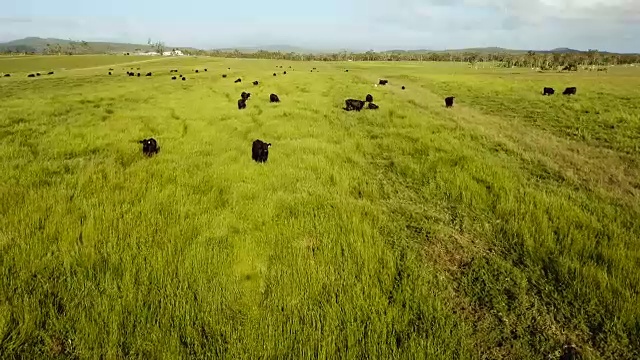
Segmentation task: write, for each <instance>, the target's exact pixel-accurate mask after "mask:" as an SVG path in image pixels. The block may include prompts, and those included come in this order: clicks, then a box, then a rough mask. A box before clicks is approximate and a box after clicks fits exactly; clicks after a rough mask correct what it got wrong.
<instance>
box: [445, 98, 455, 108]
mask: <svg viewBox="0 0 640 360" xmlns="http://www.w3.org/2000/svg"><path fill="white" fill-rule="evenodd" d="M453 99H455V97H454V96H449V97H446V98H444V105H445V106H446V107H452V106H453Z"/></svg>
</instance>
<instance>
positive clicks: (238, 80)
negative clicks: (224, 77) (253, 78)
mask: <svg viewBox="0 0 640 360" xmlns="http://www.w3.org/2000/svg"><path fill="white" fill-rule="evenodd" d="M239 82H242V79H237V80H236V81H234V83H239Z"/></svg>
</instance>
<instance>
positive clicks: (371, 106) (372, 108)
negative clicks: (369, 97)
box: [369, 102, 379, 110]
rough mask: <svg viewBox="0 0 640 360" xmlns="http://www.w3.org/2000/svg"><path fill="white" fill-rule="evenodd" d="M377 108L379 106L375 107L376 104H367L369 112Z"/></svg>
mask: <svg viewBox="0 0 640 360" xmlns="http://www.w3.org/2000/svg"><path fill="white" fill-rule="evenodd" d="M378 108H379V106H378V105H376V104H374V103H372V102H370V103H369V109H371V110H378Z"/></svg>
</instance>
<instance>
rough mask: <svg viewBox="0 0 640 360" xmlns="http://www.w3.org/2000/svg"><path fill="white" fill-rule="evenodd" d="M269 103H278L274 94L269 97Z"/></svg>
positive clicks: (278, 100)
mask: <svg viewBox="0 0 640 360" xmlns="http://www.w3.org/2000/svg"><path fill="white" fill-rule="evenodd" d="M269 101H270V102H272V103H279V102H280V98H279V97H278V95H276V94H271V95H269Z"/></svg>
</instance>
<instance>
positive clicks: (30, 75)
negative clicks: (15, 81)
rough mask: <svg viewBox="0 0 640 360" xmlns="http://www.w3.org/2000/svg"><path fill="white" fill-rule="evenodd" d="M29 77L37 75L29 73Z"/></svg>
mask: <svg viewBox="0 0 640 360" xmlns="http://www.w3.org/2000/svg"><path fill="white" fill-rule="evenodd" d="M27 77H36V75H35V74H29V75H27Z"/></svg>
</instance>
